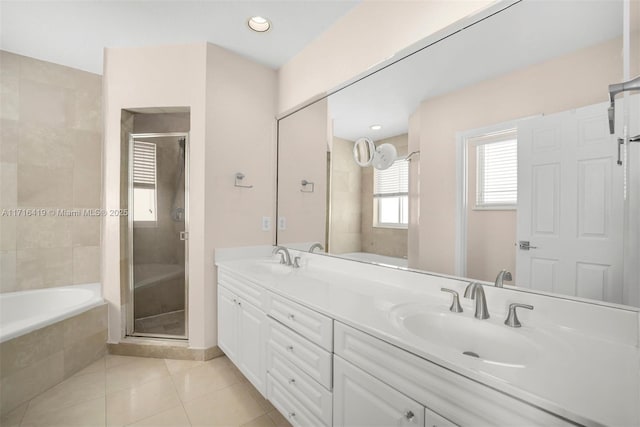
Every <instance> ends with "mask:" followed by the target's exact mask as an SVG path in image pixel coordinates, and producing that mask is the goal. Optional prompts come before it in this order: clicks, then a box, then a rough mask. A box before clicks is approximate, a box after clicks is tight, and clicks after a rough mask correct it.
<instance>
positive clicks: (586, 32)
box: [329, 0, 623, 141]
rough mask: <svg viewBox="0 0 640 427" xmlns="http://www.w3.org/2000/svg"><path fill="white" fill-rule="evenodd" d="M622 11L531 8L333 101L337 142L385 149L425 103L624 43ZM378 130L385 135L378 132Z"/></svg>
mask: <svg viewBox="0 0 640 427" xmlns="http://www.w3.org/2000/svg"><path fill="white" fill-rule="evenodd" d="M622 6H623V2H622V1H621V0H592V1H584V0H564V1H545V0H524V1H523V2H521V3H518V4H516V5H514V6H512V7H510V8H509V9H507V10H505V11H503V12H500V13H499V14H497V15H494V16H492V17H489V18H487V19H486V20H485V21H482V22H480V23H478V24H476V25H474V26H473V27H471V28H468V29H465V30H463V31H462V32H460V33H457V34H455V35H453V36H451V37H449V38H448V39H446V40H443V41H441V42H439V43H437V44H435V45H433V46H431V47H428V48H426V49H425V50H423V51H421V52H419V53H417V54H415V55H413V56H410V57H409V58H406V59H404V60H402V61H400V62H398V63H396V64H394V65H392V66H391V67H388V68H386V69H384V70H382V71H379V72H378V73H376V74H374V75H372V76H369V77H367V78H365V79H364V80H361V81H359V82H358V83H356V84H354V85H352V86H350V87H347V88H345V89H343V90H341V91H339V92H337V93H336V94H334V95H331V96H330V97H329V111H330V114H331V116H332V118H333V131H334V135H335V136H337V137H340V138H344V139H347V140H351V141H354V140H356V139H358V138H360V137H364V136H367V137H369V138H371V139H373V140H374V141H379V140H381V139H384V138H388V137H391V136H395V135H400V134H403V133H406V132H407V130H408V120H409V116H410V115H411V114H412V113H413V112H414V111H415V110H416V109H417V108H418V106H419V105H420V103H421V102H422V101H423V100H425V99H428V98H432V97H435V96H438V95H442V94H444V93H448V92H451V91H454V90H458V89H461V88H464V87H465V86H468V85H471V84H474V83H478V82H480V81H483V80H486V79H489V78H492V77H497V76H499V75H502V74H506V73H509V72H513V71H515V70H518V69H521V68H524V67H527V66H530V65H533V64H536V63H540V62H543V61H546V60H549V59H552V58H555V57H559V56H562V55H565V54H567V53H569V52H573V51H575V50H577V49H580V48H584V47H587V46H591V45H594V44H597V43H600V42H604V41H606V40H610V39H613V38H615V37H619V36H621V35H622V20H623V9H622ZM579 71H580V70H576V72H579ZM606 90H607V88H603V91H605V92H606ZM487 108H491V102H490V100H488V101H487ZM373 124H381V125H383V128H382V129H381V130H379V131H372V130H371V129H370V128H369V127H370V126H371V125H373Z"/></svg>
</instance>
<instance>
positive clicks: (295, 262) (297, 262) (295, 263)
mask: <svg viewBox="0 0 640 427" xmlns="http://www.w3.org/2000/svg"><path fill="white" fill-rule="evenodd" d="M293 268H300V257H299V256H297V257H295V258H294V259H293Z"/></svg>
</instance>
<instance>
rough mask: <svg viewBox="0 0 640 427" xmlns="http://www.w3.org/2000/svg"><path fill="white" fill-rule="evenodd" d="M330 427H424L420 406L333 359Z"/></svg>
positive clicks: (345, 363) (335, 358) (360, 371)
mask: <svg viewBox="0 0 640 427" xmlns="http://www.w3.org/2000/svg"><path fill="white" fill-rule="evenodd" d="M333 359H334V362H333V363H334V365H333V369H334V370H333V373H334V388H333V425H334V427H338V426H344V427H347V426H348V427H351V426H362V427H375V426H379V427H392V426H397V427H401V426H402V427H409V426H416V427H418V426H424V410H425V408H424V406H422V405H420V404H419V403H417V402H415V401H413V400H411V399H409V398H408V397H407V396H405V395H403V394H401V393H399V392H398V391H396V390H394V389H393V388H391V387H389V386H388V385H386V384H385V383H383V382H381V381H379V380H377V379H376V378H374V377H372V376H371V375H369V374H367V373H365V372H364V371H362V370H360V369H359V368H356V367H355V366H353V365H351V364H350V363H349V362H345V361H344V360H342V359H341V358H339V357H337V356H334V358H333Z"/></svg>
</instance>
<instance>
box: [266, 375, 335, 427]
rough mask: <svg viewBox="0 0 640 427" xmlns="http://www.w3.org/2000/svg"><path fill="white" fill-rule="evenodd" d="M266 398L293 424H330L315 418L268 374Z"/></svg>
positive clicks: (307, 425)
mask: <svg viewBox="0 0 640 427" xmlns="http://www.w3.org/2000/svg"><path fill="white" fill-rule="evenodd" d="M267 399H269V401H270V402H271V403H272V404H273V406H275V407H276V409H277V410H278V411H280V413H281V414H282V415H284V417H285V418H286V419H287V420H289V422H290V423H291V424H292V425H294V426H300V427H309V426H327V427H330V426H331V424H326V423H325V422H323V421H322V420H320V419H319V418H316V417H315V416H314V415H313V414H312V413H311V412H309V410H307V408H305V407H304V405H303V404H302V403H300V402H299V401H298V400H297V399H296V398H295V397H293V395H291V393H289V392H287V390H286V389H285V388H284V387H283V386H282V384H280V382H279V381H277V380H275V379H274V378H273V377H272V376H271V375H270V374H267Z"/></svg>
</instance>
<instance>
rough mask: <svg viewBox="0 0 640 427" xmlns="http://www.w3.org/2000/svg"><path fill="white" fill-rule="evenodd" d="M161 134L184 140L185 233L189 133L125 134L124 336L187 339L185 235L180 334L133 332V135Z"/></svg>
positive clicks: (155, 136)
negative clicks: (182, 325) (127, 140)
mask: <svg viewBox="0 0 640 427" xmlns="http://www.w3.org/2000/svg"><path fill="white" fill-rule="evenodd" d="M162 137H183V138H184V139H185V141H184V231H185V233H186V235H187V236H189V177H190V174H189V164H190V162H189V152H190V150H189V132H164V133H129V146H128V156H129V161H128V162H127V163H128V171H127V173H128V182H127V192H128V194H127V200H128V202H127V203H128V204H127V207H128V210H129V212H127V214H128V215H127V224H128V236H127V238H128V242H127V251H128V257H127V264H128V268H129V274H128V278H127V279H128V282H129V283H128V284H127V285H128V286H127V293H128V295H127V298H128V299H127V312H126V329H125V336H132V337H149V338H162V339H172V340H182V341H184V340H188V339H189V238H188V237H187V240H186V241H185V248H184V317H185V319H184V335H168V334H150V333H144V332H135V328H134V324H135V319H134V311H133V308H134V291H135V288H134V277H133V214H132V213H131V209H132V206H133V191H132V186H133V163H132V161H131V159H133V142H134V140H135V139H137V138H162Z"/></svg>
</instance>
